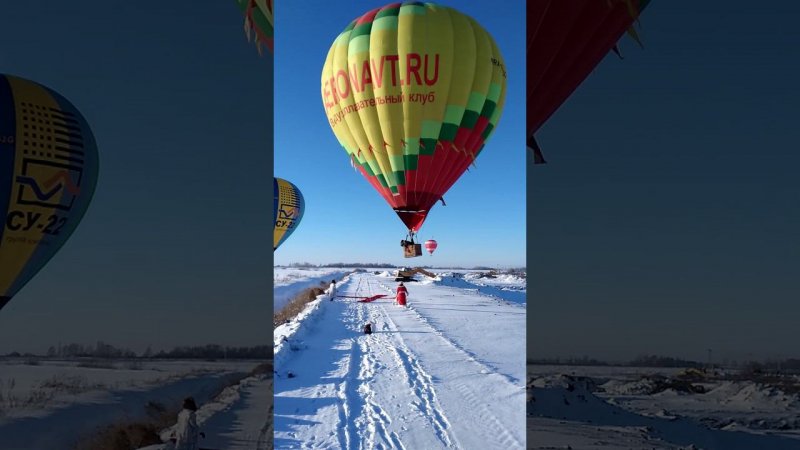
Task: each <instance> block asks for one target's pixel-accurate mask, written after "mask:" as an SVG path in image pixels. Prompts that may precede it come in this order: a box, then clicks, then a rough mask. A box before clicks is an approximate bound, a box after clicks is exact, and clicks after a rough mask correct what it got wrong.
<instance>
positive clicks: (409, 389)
mask: <svg viewBox="0 0 800 450" xmlns="http://www.w3.org/2000/svg"><path fill="white" fill-rule="evenodd" d="M419 278H424V277H422V276H419ZM393 279H394V277H392V276H390V275H389V273H388V272H383V273H382V274H381V275H375V274H373V273H371V272H364V273H354V274H351V275H349V276H348V277H346V278H345V279H344V280H342V282H341V283H340V286H339V292H338V295H341V296H357V297H367V296H371V295H376V294H386V295H388V297H389V298H381V299H378V300H375V301H374V302H371V303H359V302H357V299H356V298H335V299H334V300H333V301H331V300H330V299H329V298H327V296H325V295H323V296H320V297H318V298H317V300H315V301H313V302H311V303H310V304H309V305H308V307H307V308H306V310H305V311H304V312H303V313H301V315H300V316H299V317H298V318H297V320H295V321H293V322H292V323H289V324H285V325H281V326H279V327H277V328H276V329H275V341H276V346H275V350H276V354H275V367H276V375H275V447H276V448H342V449H388V448H396V449H409V450H410V449H436V448H464V449H471V448H475V449H482V448H487V449H489V448H492V449H493V448H498V449H515V448H517V449H519V448H524V445H525V416H524V413H523V411H524V402H525V391H524V377H525V362H524V360H525V306H524V301H523V302H520V301H519V299H518V293H519V292H523V293H524V291H517V292H516V293H515V294H513V295H508V294H507V293H506V294H505V295H508V296H509V297H514V298H513V299H507V298H505V297H503V295H504V294H503V291H502V290H499V292H498V294H500V295H487V294H484V293H482V292H480V291H479V289H477V288H476V287H475V286H476V285H474V284H471V283H467V285H465V284H464V283H465V282H464V281H463V279H462V278H461V277H452V276H444V277H439V278H438V279H436V280H430V279H425V280H423V281H421V282H419V283H414V282H411V283H406V285H407V286H408V290H409V297H408V302H409V305H408V307H406V308H403V307H400V306H397V305H396V304H395V303H394V300H393V299H392V298H391V297H393V296H394V294H393V293H392V290H393V289H394V287H395V286H396V284H397V283H395V282H394V281H393ZM509 292H511V291H509ZM366 322H371V323H372V325H373V330H374V333H373V334H372V335H370V336H365V335H363V334H362V332H361V331H362V327H363V325H364V324H365V323H366Z"/></svg>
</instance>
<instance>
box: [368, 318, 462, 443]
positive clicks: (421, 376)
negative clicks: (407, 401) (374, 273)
mask: <svg viewBox="0 0 800 450" xmlns="http://www.w3.org/2000/svg"><path fill="white" fill-rule="evenodd" d="M381 311H382V313H381V315H382V316H383V318H384V319H385V322H386V323H387V324H388V325H389V330H390V331H393V332H394V333H393V336H394V337H395V339H396V342H394V343H388V345H387V346H386V347H387V348H389V349H390V350H391V351H392V353H393V357H394V358H395V360H396V361H397V362H399V363H400V365H401V366H402V367H403V375H404V378H405V381H406V383H407V384H408V387H409V388H410V389H411V390H412V392H413V393H414V395H415V396H416V397H417V398H418V400H419V401H415V402H413V403H412V404H413V405H414V406H416V407H417V410H418V411H419V412H420V414H422V416H423V417H425V418H427V419H428V421H429V422H430V424H431V426H432V427H433V429H434V431H435V432H436V436H437V438H438V439H439V440H440V441H441V442H442V443H443V444H444V445H445V446H447V447H450V448H453V447H456V448H460V445H457V444H458V443H457V442H454V441H455V440H454V438H453V436H451V434H450V428H451V426H450V422H449V421H448V420H447V417H446V416H445V415H444V413H443V412H442V408H441V405H440V404H439V401H438V399H437V397H436V391H435V389H434V388H433V380H432V378H431V376H430V374H428V372H427V371H425V369H424V368H423V367H422V365H421V364H420V363H419V361H418V360H417V358H416V356H415V355H414V354H413V352H411V350H410V349H409V348H408V346H407V345H406V343H405V342H404V341H403V338H402V337H401V336H400V335H399V334H397V333H396V332H397V324H395V323H394V321H392V319H391V318H390V317H389V315H388V314H386V311H385V309H384V307H383V305H381Z"/></svg>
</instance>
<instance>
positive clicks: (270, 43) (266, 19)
mask: <svg viewBox="0 0 800 450" xmlns="http://www.w3.org/2000/svg"><path fill="white" fill-rule="evenodd" d="M236 4H237V5H239V9H241V10H242V13H243V14H244V33H245V34H246V35H247V39H248V40H250V39H251V38H253V37H254V38H255V41H256V47H257V48H258V53H261V46H262V45H263V46H265V47H267V48H268V49H269V51H270V53H274V52H275V48H274V33H275V32H274V26H273V18H272V0H236ZM253 35H255V36H253Z"/></svg>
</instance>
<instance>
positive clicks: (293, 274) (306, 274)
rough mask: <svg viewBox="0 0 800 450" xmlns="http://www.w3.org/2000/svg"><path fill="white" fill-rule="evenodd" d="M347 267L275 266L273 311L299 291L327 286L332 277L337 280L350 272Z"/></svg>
mask: <svg viewBox="0 0 800 450" xmlns="http://www.w3.org/2000/svg"><path fill="white" fill-rule="evenodd" d="M352 271H353V270H352V269H347V268H341V267H340V268H324V269H301V268H275V272H274V275H273V280H274V289H273V294H274V302H275V303H274V306H273V310H274V311H280V310H281V308H283V307H284V306H286V304H287V303H289V301H290V300H291V299H292V298H294V297H295V296H296V295H297V294H299V293H300V292H302V291H304V290H306V289H308V288H312V287H318V286H319V285H320V284H321V283H325V286H326V288H327V286H328V284H330V282H331V280H332V279H335V280H337V284H338V282H339V280H340V279H341V278H342V277H344V276H345V275H347V274H348V273H351V272H352Z"/></svg>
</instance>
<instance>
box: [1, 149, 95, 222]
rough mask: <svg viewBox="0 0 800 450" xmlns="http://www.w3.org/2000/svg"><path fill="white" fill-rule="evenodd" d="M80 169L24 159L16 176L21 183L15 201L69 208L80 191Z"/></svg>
mask: <svg viewBox="0 0 800 450" xmlns="http://www.w3.org/2000/svg"><path fill="white" fill-rule="evenodd" d="M82 173H83V171H82V170H81V168H80V167H76V166H67V165H63V164H58V163H53V162H49V161H41V160H33V159H26V160H23V162H22V175H19V176H17V183H19V184H20V185H21V186H20V189H19V196H18V197H17V203H18V204H19V205H33V206H43V207H46V208H55V209H60V210H63V211H69V210H70V209H71V208H72V204H73V203H74V202H75V198H76V197H77V196H78V195H79V194H80V192H81V189H80V182H81V175H82Z"/></svg>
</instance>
